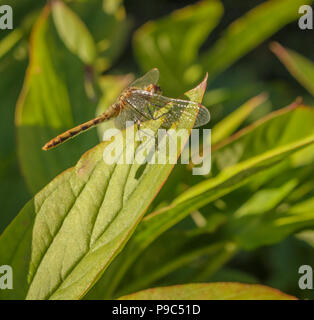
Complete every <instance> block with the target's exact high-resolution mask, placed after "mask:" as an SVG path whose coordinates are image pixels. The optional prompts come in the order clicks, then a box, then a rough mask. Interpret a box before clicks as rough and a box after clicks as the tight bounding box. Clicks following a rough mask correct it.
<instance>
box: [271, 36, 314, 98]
mask: <svg viewBox="0 0 314 320" xmlns="http://www.w3.org/2000/svg"><path fill="white" fill-rule="evenodd" d="M271 50H272V51H273V52H274V53H275V54H276V56H277V57H278V58H279V59H280V61H281V62H282V63H283V64H284V65H285V66H286V67H287V69H288V70H289V71H290V73H291V74H292V75H293V76H294V77H295V78H296V79H297V80H298V81H299V82H300V83H301V85H303V86H304V88H306V89H307V90H308V91H309V92H310V93H311V94H312V95H314V63H313V62H312V61H310V60H309V59H307V58H305V57H303V56H302V55H300V54H299V53H297V52H294V51H292V50H288V49H285V48H284V47H282V46H281V45H280V44H279V43H277V42H275V43H272V45H271Z"/></svg>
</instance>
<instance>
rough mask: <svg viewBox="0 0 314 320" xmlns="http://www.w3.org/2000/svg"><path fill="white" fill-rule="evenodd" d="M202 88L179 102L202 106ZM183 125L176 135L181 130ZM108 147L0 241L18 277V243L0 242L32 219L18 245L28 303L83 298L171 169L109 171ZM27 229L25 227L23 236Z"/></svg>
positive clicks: (50, 189) (93, 153)
mask: <svg viewBox="0 0 314 320" xmlns="http://www.w3.org/2000/svg"><path fill="white" fill-rule="evenodd" d="M205 88H206V78H205V80H204V81H203V82H202V83H201V84H200V85H199V86H198V87H196V88H195V89H193V90H191V91H189V92H188V93H186V96H188V97H189V98H190V99H191V100H193V101H199V102H201V100H202V96H203V94H204V91H205ZM196 115H197V113H196V111H195V117H196ZM184 120H185V119H184ZM184 120H182V121H183V122H182V123H181V122H180V121H179V123H178V127H177V128H178V129H180V128H181V127H182V126H183V127H185V126H186V121H184ZM191 126H192V123H191ZM187 138H188V135H186V137H184V140H185V141H186V140H187ZM124 142H125V141H124ZM107 145H108V142H105V143H102V144H100V145H98V146H97V147H95V148H94V149H92V150H90V151H89V152H88V153H86V154H85V155H84V156H83V157H82V158H81V160H80V161H79V162H78V163H77V165H76V166H75V167H74V168H71V169H68V170H67V171H65V172H64V173H63V174H61V175H59V176H58V177H57V178H55V179H54V180H53V181H52V182H51V183H50V184H48V185H47V186H46V187H45V188H44V189H43V190H42V191H41V192H39V193H38V194H37V195H36V196H35V197H34V199H33V200H32V201H31V202H30V203H29V204H28V205H27V206H26V207H25V208H24V210H23V211H22V212H21V214H20V215H19V216H18V217H17V219H16V221H15V222H14V223H13V224H12V225H10V226H9V228H8V230H7V231H6V232H5V233H4V235H2V236H1V237H0V250H1V251H0V257H1V262H2V261H3V264H6V263H5V261H6V260H5V259H4V258H5V257H9V258H10V261H9V262H10V263H9V264H10V265H12V266H13V268H14V270H15V273H17V274H19V275H20V274H21V275H24V274H25V270H24V268H23V266H25V265H21V266H19V263H20V261H21V259H25V257H27V253H26V252H25V251H22V250H21V251H14V250H12V248H15V247H17V246H19V245H20V243H19V238H16V239H15V240H12V241H11V243H10V246H9V248H6V245H5V243H4V242H3V241H6V240H7V239H8V237H10V238H11V239H12V238H14V235H13V234H12V232H14V231H15V230H20V226H18V225H16V224H18V223H19V222H20V221H21V220H23V217H24V218H26V217H34V218H35V220H32V221H30V222H29V223H28V226H29V225H34V226H33V229H32V232H31V234H29V236H28V237H27V239H23V244H24V245H26V244H28V245H29V243H30V242H31V245H32V252H31V260H30V268H29V272H28V281H29V289H28V293H27V298H28V299H79V298H81V297H83V296H84V295H85V294H86V292H87V291H88V290H89V289H90V288H91V287H92V286H93V284H94V283H95V281H96V280H97V279H98V278H99V277H100V276H101V274H102V273H103V272H104V270H105V269H106V268H107V267H108V265H109V264H110V263H111V261H112V260H113V259H114V257H115V256H116V255H117V254H118V253H119V252H120V251H121V250H122V248H123V246H124V245H125V243H126V242H127V240H128V239H129V237H130V236H131V234H132V233H133V232H134V230H135V228H136V226H137V224H138V223H139V221H140V220H141V218H142V217H143V215H144V213H145V211H146V209H147V207H148V206H149V204H150V202H151V201H152V200H153V198H154V197H155V196H156V194H157V193H158V191H159V190H160V188H161V186H162V185H163V183H164V181H165V180H166V179H167V177H168V175H169V174H170V172H171V170H172V168H173V165H172V164H165V165H161V164H147V165H146V166H144V168H143V166H142V165H139V164H132V165H127V164H113V165H108V164H106V162H105V161H104V160H103V153H104V149H105V147H106V146H107ZM121 181H123V183H122V184H121ZM11 230H12V231H11ZM27 230H29V229H28V228H27V226H26V227H25V229H24V230H23V231H24V234H25V233H26V232H27ZM20 232H21V233H22V230H20ZM30 237H31V238H30ZM2 257H4V258H2ZM28 261H29V260H28ZM20 268H22V269H20ZM0 294H1V292H0ZM20 295H21V294H20V293H19V296H20Z"/></svg>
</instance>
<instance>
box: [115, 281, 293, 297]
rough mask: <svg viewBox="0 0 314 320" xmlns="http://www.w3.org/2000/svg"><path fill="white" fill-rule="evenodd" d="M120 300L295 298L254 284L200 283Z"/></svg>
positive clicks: (150, 291) (141, 292)
mask: <svg viewBox="0 0 314 320" xmlns="http://www.w3.org/2000/svg"><path fill="white" fill-rule="evenodd" d="M120 300H296V298H295V297H293V296H289V295H287V294H285V293H283V292H281V291H279V290H276V289H273V288H270V287H266V286H262V285H258V284H254V285H248V284H241V283H228V282H225V283H219V282H218V283H200V284H185V285H177V286H171V287H162V288H153V289H148V290H144V291H140V292H137V293H133V294H130V295H127V296H124V297H121V298H120Z"/></svg>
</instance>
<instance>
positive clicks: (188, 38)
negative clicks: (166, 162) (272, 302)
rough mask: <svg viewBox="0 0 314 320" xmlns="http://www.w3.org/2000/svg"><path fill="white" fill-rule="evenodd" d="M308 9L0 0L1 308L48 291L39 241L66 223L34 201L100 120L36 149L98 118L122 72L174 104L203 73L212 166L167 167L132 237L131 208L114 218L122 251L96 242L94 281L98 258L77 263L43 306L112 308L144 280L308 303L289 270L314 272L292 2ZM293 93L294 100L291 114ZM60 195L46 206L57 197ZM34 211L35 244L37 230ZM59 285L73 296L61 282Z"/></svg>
mask: <svg viewBox="0 0 314 320" xmlns="http://www.w3.org/2000/svg"><path fill="white" fill-rule="evenodd" d="M312 2H313V1H311V0H269V1H241V3H239V4H237V5H235V3H234V1H231V0H230V1H229V0H226V1H219V0H202V1H199V2H195V1H174V0H172V1H166V0H163V1H152V2H149V4H148V2H145V3H143V2H142V1H138V0H132V1H126V2H123V1H121V0H92V1H87V0H67V1H61V0H54V1H48V2H46V1H38V0H36V1H34V0H23V1H20V0H19V1H15V0H6V1H3V0H0V5H1V4H9V5H11V6H12V8H13V11H14V30H13V31H0V73H1V77H0V96H1V101H0V106H1V114H2V117H1V119H0V130H1V140H0V141H1V142H0V158H1V166H0V177H1V186H2V187H1V192H0V199H1V203H2V212H1V215H0V232H2V231H4V229H5V228H6V227H7V226H8V225H9V223H10V222H11V221H12V220H13V219H14V217H16V218H15V220H14V221H13V222H12V223H11V224H10V226H9V227H8V228H7V230H6V231H5V232H4V233H3V234H2V235H1V236H0V265H2V264H9V262H8V261H5V260H3V259H4V257H6V258H7V259H9V260H10V262H12V264H13V263H14V265H15V269H18V270H17V271H16V276H17V280H15V290H14V292H13V293H10V294H9V295H7V296H6V295H5V294H4V293H3V292H1V291H0V297H2V296H3V297H4V298H25V297H26V295H27V293H28V296H29V297H33V296H36V294H37V293H36V294H34V292H37V291H38V290H37V289H38V288H40V287H41V288H46V287H45V286H46V285H47V283H46V282H45V281H46V280H45V279H44V278H45V277H40V276H37V278H36V279H35V281H33V279H34V278H33V276H34V274H33V273H34V270H35V273H36V272H37V270H39V274H40V273H42V272H44V271H43V270H44V269H40V268H39V267H38V266H41V265H45V264H47V261H48V260H47V259H48V258H47V256H48V255H45V252H46V250H48V249H49V248H50V244H48V243H51V242H52V241H53V240H54V239H55V237H58V236H59V237H62V236H64V234H62V232H59V231H60V229H59V228H61V226H62V224H63V219H66V218H68V217H67V216H66V215H67V213H65V216H64V217H62V219H61V220H60V219H59V218H60V217H59V218H56V217H54V215H55V214H57V215H58V210H60V208H59V209H58V208H57V209H56V208H55V207H54V205H53V204H51V205H50V202H48V204H46V207H44V208H46V209H45V210H41V211H40V208H39V207H41V205H40V206H39V205H38V203H41V202H44V201H45V200H44V199H46V198H45V197H47V198H49V197H50V194H53V192H55V191H54V188H56V190H57V189H58V188H61V187H59V186H58V187H55V185H58V184H57V183H56V181H57V182H58V183H59V182H60V186H63V187H64V185H67V183H68V181H70V180H69V179H70V178H69V177H70V172H72V171H71V170H68V171H66V172H65V173H62V172H63V171H64V170H66V169H68V168H70V167H71V166H74V165H75V164H76V163H77V161H78V160H79V159H80V157H81V155H82V154H83V153H84V152H85V151H87V150H89V149H91V148H92V147H93V146H95V145H96V144H97V143H98V142H99V141H100V140H101V136H102V132H103V130H104V129H105V128H108V127H109V126H112V123H105V124H103V125H102V126H100V127H99V128H98V135H97V131H96V130H93V131H90V132H88V133H86V134H84V135H82V136H80V137H79V138H77V139H75V140H73V141H71V142H70V143H66V144H64V145H62V146H60V147H59V148H57V149H56V150H53V151H51V152H49V153H48V152H47V153H44V152H43V151H42V150H41V147H42V145H43V144H44V143H45V142H46V141H47V140H49V139H50V138H52V137H54V136H55V135H56V134H58V133H60V132H62V131H64V130H67V129H69V128H70V127H73V126H74V125H76V124H79V123H81V122H84V121H86V120H88V119H90V118H92V117H94V116H95V115H96V114H99V113H101V112H103V111H104V110H105V109H106V108H107V107H108V106H109V105H110V104H111V103H112V102H113V101H114V100H115V98H116V97H117V96H118V95H119V93H120V92H121V90H122V89H123V88H124V87H125V86H127V85H128V84H129V83H130V82H131V81H132V79H134V77H136V76H138V75H140V74H142V73H143V72H146V71H148V70H150V69H151V68H155V67H157V68H158V69H159V70H160V84H161V86H162V88H163V91H164V92H165V94H166V95H168V96H173V97H175V96H179V95H182V94H183V93H184V92H186V91H187V90H188V89H191V88H193V87H194V86H195V85H196V84H198V83H199V82H200V81H201V80H202V79H203V77H204V75H205V73H206V72H208V74H209V86H208V88H207V91H206V93H205V96H204V99H203V104H204V105H205V106H206V107H208V108H209V110H210V112H211V118H212V120H211V122H210V123H209V124H208V125H207V128H212V129H213V132H212V143H213V150H212V159H211V160H212V171H211V173H210V175H208V176H204V177H203V176H193V175H192V174H191V166H184V165H177V166H176V167H175V168H174V170H173V171H172V173H171V174H170V176H169V178H168V179H167V181H166V183H165V185H164V186H163V188H162V189H161V191H160V192H159V194H158V195H157V197H156V198H154V197H155V194H154V192H153V191H152V190H151V192H150V193H149V194H148V195H147V199H149V201H148V203H150V202H152V203H151V204H150V206H149V208H148V211H147V215H146V217H145V218H144V220H142V221H141V222H140V223H139V226H138V228H137V229H136V230H135V226H136V224H134V226H133V225H132V223H133V222H134V223H135V220H136V219H139V217H140V216H141V215H140V213H139V212H140V210H141V209H142V208H141V207H140V206H139V207H138V208H137V209H138V215H137V218H135V216H134V217H133V216H132V213H134V212H135V211H136V210H134V209H132V210H133V211H132V210H131V209H130V208H126V210H127V209H128V210H129V211H127V212H128V215H127V217H128V219H129V220H127V221H129V222H130V225H132V228H131V229H132V231H130V232H134V230H135V232H134V234H133V235H132V236H131V238H130V240H129V242H128V243H127V245H126V247H125V248H123V245H124V244H125V243H126V240H127V239H126V240H125V242H124V243H123V244H122V240H121V243H120V242H119V241H118V240H116V242H115V245H114V246H112V247H110V248H107V247H105V249H107V250H109V251H110V250H112V251H110V254H111V255H109V254H108V261H107V262H106V266H104V267H103V268H102V269H101V270H98V272H99V274H98V276H97V279H96V278H93V279H92V280H91V278H92V271H91V270H92V269H93V267H95V266H96V265H97V266H98V265H100V264H101V263H100V261H101V259H100V258H99V257H98V258H97V259H100V260H99V261H98V260H97V259H96V258H95V260H93V259H92V258H90V260H88V259H87V260H86V261H84V263H85V264H82V265H84V266H85V268H86V269H88V266H90V270H89V272H90V273H88V272H87V274H88V276H90V278H89V280H86V281H87V282H88V281H89V282H88V285H87V287H88V289H85V287H84V289H82V288H81V287H80V286H79V285H77V287H76V288H75V290H73V291H71V292H70V293H69V292H68V293H64V292H63V291H62V290H61V291H58V292H57V294H56V297H60V296H61V297H66V294H69V296H70V297H75V298H78V297H80V298H82V297H84V296H85V298H86V299H91V298H94V299H95V298H96V299H103V298H116V297H119V296H122V295H125V294H130V293H133V292H136V291H139V290H142V289H147V288H150V287H154V286H158V285H167V286H169V285H175V284H178V283H192V282H211V281H239V282H245V283H260V284H266V285H270V286H273V287H275V288H278V289H281V290H283V291H284V292H286V293H289V294H292V295H296V296H297V297H299V298H310V299H313V298H314V293H313V292H310V291H302V290H300V289H299V288H298V277H299V275H298V267H299V266H300V265H303V264H309V265H312V266H314V258H313V257H314V249H313V231H312V230H313V227H314V198H313V197H314V193H313V192H314V185H313V181H314V179H313V178H314V165H313V164H314V149H313V146H311V145H310V144H311V143H312V142H313V137H314V110H313V102H314V100H313V92H314V88H313V79H314V64H313V61H314V55H313V50H312V47H311V44H310V43H311V41H312V36H313V35H312V33H311V32H313V31H301V30H300V29H298V25H297V21H296V19H298V17H299V14H298V8H299V6H300V5H303V4H311V3H312ZM270 44H271V45H270ZM286 47H288V48H289V49H287V48H286ZM272 52H273V53H274V54H275V55H276V56H277V57H278V58H279V60H278V59H277V58H276V57H275V56H274V54H273V53H272ZM289 73H290V74H289ZM197 90H200V91H198V94H201V91H202V90H203V89H200V88H198V89H197ZM298 96H302V97H303V101H304V104H303V105H300V104H301V102H300V101H297V102H295V103H293V102H294V101H295V100H296V98H297V97H298ZM199 98H200V97H198V100H200V99H199ZM288 104H291V105H290V106H289V107H286V108H283V107H285V106H287V105H288ZM280 108H282V109H280ZM278 109H280V110H278ZM93 152H94V151H93ZM98 153H99V152H98ZM98 153H95V154H96V155H97V154H98ZM93 161H95V163H96V162H97V159H96V158H95V159H94V158H93V160H92V162H93ZM80 163H81V162H79V164H80ZM88 165H91V164H88ZM88 165H87V167H88ZM78 166H79V165H78ZM108 170H109V169H108ZM110 170H111V169H110ZM161 172H165V171H162V170H161ZM169 172H170V171H169ZM61 173H62V174H61ZM59 174H61V175H59ZM124 174H126V172H124ZM156 174H157V173H156ZM57 175H59V176H58V178H57V180H54V181H55V182H52V183H50V181H51V180H52V179H53V178H55V177H56V176H57ZM120 179H122V178H121V177H120ZM161 180H162V179H161ZM113 181H114V180H113ZM49 183H50V184H49ZM132 183H133V182H132ZM156 184H157V185H156V187H161V185H162V182H161V181H159V180H158V181H156ZM46 185H48V186H47V187H46V188H44V189H43V187H45V186H46ZM77 185H79V182H77V183H76V182H75V183H74V182H73V185H71V187H72V188H73V190H72V191H73V194H72V195H71V201H69V202H67V201H65V200H64V202H63V201H61V200H60V199H59V198H58V199H59V200H60V202H58V201H59V200H58V201H56V200H50V201H51V203H52V202H53V201H55V202H56V204H57V205H59V204H60V203H61V204H64V205H65V204H66V206H68V207H71V206H72V204H71V203H72V202H73V205H74V204H75V203H76V201H78V199H82V198H80V197H79V195H77V194H76V192H77V190H76V189H75V187H77ZM139 185H140V183H139ZM97 186H98V187H97ZM144 186H145V184H144ZM63 187H62V188H63ZM96 187H97V188H98V189H97V188H96ZM107 187H108V186H106V188H107ZM90 188H91V189H92V188H95V190H97V192H98V193H100V194H101V193H102V192H104V190H107V189H105V187H103V188H102V187H99V185H96V184H95V185H91V187H90ZM115 188H118V189H119V184H118V185H114V187H112V188H109V187H108V190H109V191H110V190H111V192H113V191H114V190H116V189H115ZM42 189H43V190H42ZM135 189H136V188H135ZM143 189H145V188H144V187H143ZM146 189H147V187H146ZM40 190H42V191H41V192H40V193H37V192H38V191H40ZM62 190H63V189H62ZM62 190H61V191H60V194H59V196H64V197H66V195H67V192H70V191H69V190H70V189H68V188H66V187H64V190H65V191H62ZM119 190H120V189H119ZM109 191H108V192H109ZM120 191H121V192H122V194H123V190H120ZM95 192H96V191H95ZM36 194H37V195H36ZM79 194H80V192H79ZM117 194H119V192H118V193H117ZM34 195H36V196H35V198H32V197H33V196H34ZM30 199H31V201H30V202H28V204H27V205H26V206H25V207H24V209H23V210H22V211H21V212H20V214H18V211H19V210H20V209H21V208H22V207H23V205H24V204H25V203H26V202H27V200H30ZM34 199H35V200H34ZM53 199H54V198H53ZM69 199H70V198H67V200H69ZM94 200H95V199H94ZM80 201H82V200H80ZM95 201H96V200H95ZM116 201H117V202H119V200H118V199H116ZM148 203H145V204H146V205H148ZM38 206H39V207H38ZM112 206H113V207H114V203H113V204H112ZM80 210H82V212H83V213H89V212H94V211H93V210H96V211H95V215H94V216H95V219H97V217H98V215H100V212H101V211H100V209H99V207H97V208H96V209H95V205H94V204H93V203H92V201H89V202H88V201H85V202H84V201H82V203H81V207H80V209H78V212H81V211H80ZM97 210H99V211H97ZM143 210H144V204H143ZM39 212H40V213H41V214H40V215H39V216H38V217H39V218H37V219H43V221H45V219H47V222H46V226H47V225H48V226H49V228H48V229H47V230H46V231H47V233H45V232H44V233H43V234H41V232H43V230H42V229H41V228H40V227H38V221H39V220H36V215H35V213H36V214H39ZM60 212H61V211H60ZM65 212H66V210H65ZM136 212H137V211H136ZM143 212H144V211H143ZM143 212H142V211H141V213H143ZM120 218H121V217H120ZM98 219H99V217H98ZM40 221H41V220H40ZM95 221H96V220H95ZM35 222H37V228H35V229H34V230H35V231H34V233H33V223H35ZM138 222H139V221H137V222H136V223H138ZM43 223H44V222H43ZM50 223H51V225H50ZM44 225H45V224H44ZM73 225H74V223H73ZM121 225H122V222H121ZM39 226H41V224H39ZM36 230H37V231H36ZM38 230H39V231H38ZM53 230H54V232H55V233H54V232H52V231H53ZM304 230H305V231H304ZM92 231H93V229H92ZM49 232H50V233H49ZM58 232H59V233H58ZM115 232H118V231H116V229H115ZM76 234H79V233H76ZM41 236H42V237H43V238H44V239H45V240H43V238H41ZM110 236H112V234H110ZM108 237H109V236H108ZM36 239H37V242H36ZM38 239H41V240H40V241H39V240H38ZM106 239H107V238H106V236H105V235H104V239H103V240H104V241H103V242H102V245H103V243H105V242H106V241H105V240H106ZM48 240H49V241H48ZM79 240H82V243H85V242H84V241H85V239H84V238H80V239H79ZM45 241H46V242H47V243H46V242H45ZM78 242H79V241H78ZM8 243H10V244H9V245H7V244H8ZM31 245H32V248H31ZM102 245H100V244H99V246H100V248H102V250H104V247H102ZM73 248H74V247H71V248H70V247H69V252H70V251H71V250H73ZM98 249H99V248H98ZM57 251H58V250H57ZM120 251H121V252H120ZM38 252H39V253H40V254H38ZM41 252H43V255H41ZM118 252H120V254H119V255H118V256H117V257H116V258H115V259H114V260H113V261H112V262H111V260H110V259H111V258H113V257H115V255H117V254H118ZM100 253H101V254H103V252H102V251H99V252H98V254H99V255H100ZM34 254H35V258H34ZM36 254H37V255H36ZM45 259H46V260H47V261H46V260H45ZM109 260H110V261H109ZM30 261H32V265H31V272H29V262H30ZM34 261H35V264H34ZM43 261H44V262H43ZM101 262H102V263H103V261H101ZM110 262H111V264H110ZM68 263H69V266H68V267H69V269H71V268H74V266H75V264H74V265H73V264H72V265H71V263H73V262H68ZM109 264H110V265H109ZM82 265H76V267H77V268H81V267H82ZM108 265H109V267H108V269H107V270H104V269H105V267H107V266H108ZM36 268H39V269H36ZM56 268H57V267H56ZM95 268H96V267H95ZM61 269H62V268H61ZM56 270H57V271H56V277H59V274H58V272H60V277H59V278H60V279H63V276H64V275H63V274H62V275H61V273H62V270H61V271H60V270H59V269H58V268H57V269H56ZM58 270H59V271H58ZM95 270H96V269H95ZM70 276H71V277H72V278H71V277H70V280H69V279H67V281H70V282H71V284H72V285H73V283H74V285H75V283H76V282H75V281H76V280H77V279H76V278H75V273H74V272H73V274H72V273H71V272H70ZM27 278H28V280H29V282H27ZM47 281H49V280H47ZM67 284H68V282H66V281H64V282H61V283H58V286H60V287H61V289H62V286H65V287H66V285H67ZM30 287H31V289H30ZM191 288H192V290H191V292H192V293H191V295H193V294H194V293H193V292H194V291H193V290H195V288H194V287H191ZM46 289H47V290H48V289H49V290H50V289H51V288H46ZM36 290H37V291H36ZM49 290H48V291H49ZM169 290H170V291H169V293H168V294H169V295H170V294H173V293H171V290H172V289H169ZM188 290H189V289H188ZM230 290H232V289H230ZM39 291H40V290H39ZM43 291H44V290H43ZM55 291H56V290H55ZM55 291H53V290H52V292H51V291H50V294H51V295H52V296H53V293H55ZM87 291H89V292H87ZM60 292H61V293H60ZM188 292H189V291H187V294H189V293H188ZM46 296H47V293H46V294H45V297H46ZM38 297H43V296H41V295H38Z"/></svg>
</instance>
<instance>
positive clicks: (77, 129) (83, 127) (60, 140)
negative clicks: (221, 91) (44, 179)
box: [42, 105, 119, 150]
mask: <svg viewBox="0 0 314 320" xmlns="http://www.w3.org/2000/svg"><path fill="white" fill-rule="evenodd" d="M118 112H119V110H118V108H117V106H116V105H113V106H111V107H110V108H109V109H108V110H106V111H105V112H104V113H103V114H101V115H100V116H99V117H97V118H95V119H92V120H89V121H87V122H85V123H82V124H80V125H78V126H76V127H74V128H72V129H70V130H68V131H66V132H64V133H62V134H60V135H58V136H57V137H55V138H54V139H52V140H50V141H49V142H47V143H46V144H45V145H44V146H43V148H42V149H43V150H49V149H52V148H54V147H56V146H58V145H59V144H61V143H63V142H65V141H66V140H68V139H70V138H73V137H75V136H77V135H78V134H80V133H81V132H83V131H86V130H88V129H90V128H92V127H94V126H96V125H97V124H99V123H101V122H103V121H105V120H108V119H110V118H112V117H114V116H115V115H116V114H117V113H118Z"/></svg>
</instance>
